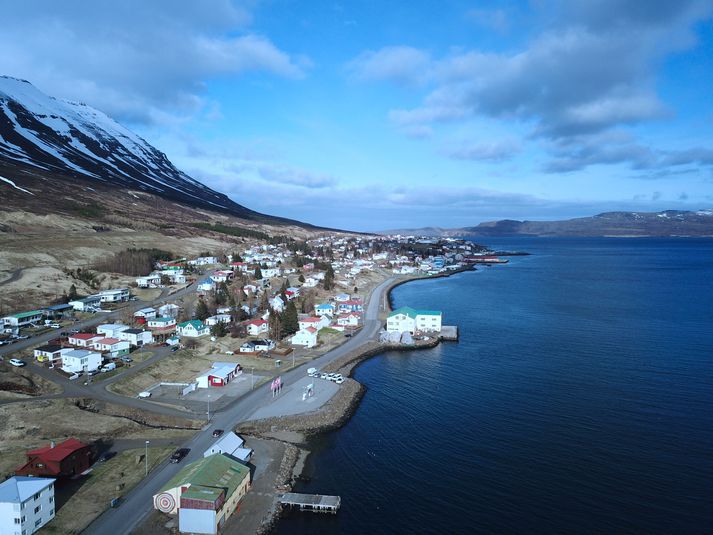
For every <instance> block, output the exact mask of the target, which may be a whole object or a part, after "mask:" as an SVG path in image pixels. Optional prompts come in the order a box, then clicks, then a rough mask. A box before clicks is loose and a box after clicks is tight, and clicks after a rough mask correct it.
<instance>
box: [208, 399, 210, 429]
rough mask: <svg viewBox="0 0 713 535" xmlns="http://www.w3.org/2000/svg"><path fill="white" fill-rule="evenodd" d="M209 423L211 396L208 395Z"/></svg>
mask: <svg viewBox="0 0 713 535" xmlns="http://www.w3.org/2000/svg"><path fill="white" fill-rule="evenodd" d="M208 421H209V422H210V394H208Z"/></svg>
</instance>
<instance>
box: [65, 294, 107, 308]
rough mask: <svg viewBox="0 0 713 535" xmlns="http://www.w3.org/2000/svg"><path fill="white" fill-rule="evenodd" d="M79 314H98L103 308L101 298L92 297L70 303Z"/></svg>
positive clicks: (97, 296) (98, 296)
mask: <svg viewBox="0 0 713 535" xmlns="http://www.w3.org/2000/svg"><path fill="white" fill-rule="evenodd" d="M69 304H70V305H72V308H73V309H74V310H76V311H77V312H96V311H97V309H99V308H100V307H101V296H100V295H90V296H88V297H84V298H82V299H75V300H74V301H70V302H69Z"/></svg>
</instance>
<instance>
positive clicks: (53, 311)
mask: <svg viewBox="0 0 713 535" xmlns="http://www.w3.org/2000/svg"><path fill="white" fill-rule="evenodd" d="M72 310H74V309H73V308H72V305H69V304H67V305H51V306H48V307H45V308H44V311H45V316H46V317H47V318H48V319H53V320H58V319H62V318H63V317H65V316H67V315H71V311H72Z"/></svg>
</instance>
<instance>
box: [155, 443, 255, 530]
mask: <svg viewBox="0 0 713 535" xmlns="http://www.w3.org/2000/svg"><path fill="white" fill-rule="evenodd" d="M249 488H250V469H249V468H248V467H247V466H244V465H243V464H241V463H239V462H238V461H236V460H234V459H231V458H230V457H228V456H227V455H222V454H215V455H209V456H208V457H204V458H203V459H200V460H198V461H195V462H193V463H190V464H188V465H186V466H185V467H184V468H183V469H182V470H181V471H180V472H179V473H178V474H176V475H175V476H174V477H173V478H172V479H171V480H170V481H169V482H168V483H166V485H164V486H163V488H161V490H160V491H159V492H158V493H157V494H155V495H154V497H153V504H154V508H155V509H158V510H159V511H161V512H162V513H166V514H170V515H175V514H178V529H179V530H180V531H181V532H183V533H210V534H216V533H218V530H219V529H220V528H221V527H222V526H224V525H225V523H226V521H227V520H228V518H229V517H230V515H232V514H234V513H235V512H236V511H237V510H238V506H239V504H240V501H241V500H242V499H243V497H244V496H245V494H246V493H247V491H248V489H249Z"/></svg>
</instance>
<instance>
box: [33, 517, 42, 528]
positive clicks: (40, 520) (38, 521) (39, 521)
mask: <svg viewBox="0 0 713 535" xmlns="http://www.w3.org/2000/svg"><path fill="white" fill-rule="evenodd" d="M40 524H42V519H41V518H40V519H39V520H35V527H37V526H39V525H40Z"/></svg>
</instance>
